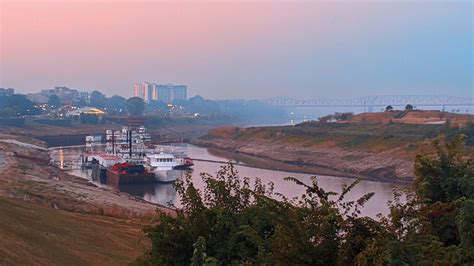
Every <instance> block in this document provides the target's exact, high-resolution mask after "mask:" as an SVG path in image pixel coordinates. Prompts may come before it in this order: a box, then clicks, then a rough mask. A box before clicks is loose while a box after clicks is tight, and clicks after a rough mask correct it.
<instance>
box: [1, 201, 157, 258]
mask: <svg viewBox="0 0 474 266" xmlns="http://www.w3.org/2000/svg"><path fill="white" fill-rule="evenodd" d="M0 213H1V214H2V215H0V235H1V236H2V237H1V239H0V264H1V265H8V264H11V265H35V264H41V265H54V264H59V265H85V264H89V265H90V264H93V265H126V264H127V263H128V262H130V261H132V260H133V259H134V258H136V257H138V256H140V255H142V254H143V252H144V250H145V249H146V246H147V245H148V242H147V241H146V240H145V238H144V236H143V234H142V232H141V228H142V227H141V225H139V224H137V223H131V222H130V221H129V220H125V219H118V218H111V217H105V216H100V215H90V214H81V213H73V212H67V211H63V210H57V209H54V208H51V207H45V206H41V205H38V204H33V203H29V202H25V201H22V200H15V199H9V198H5V197H0Z"/></svg>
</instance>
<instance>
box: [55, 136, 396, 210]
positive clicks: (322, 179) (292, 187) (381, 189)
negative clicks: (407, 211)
mask: <svg viewBox="0 0 474 266" xmlns="http://www.w3.org/2000/svg"><path fill="white" fill-rule="evenodd" d="M183 147H185V148H186V150H187V153H188V155H189V157H191V158H199V159H204V160H216V161H229V160H230V159H229V158H225V157H222V156H221V155H215V154H212V153H210V152H209V151H208V150H207V149H205V148H200V147H197V146H193V145H187V144H185V145H184V146H183ZM94 149H95V151H100V149H103V147H100V146H98V147H94ZM85 150H86V147H85V146H75V147H59V148H54V149H51V152H50V153H51V156H52V158H53V159H54V160H61V161H62V163H61V165H65V163H64V162H66V161H67V160H70V161H74V160H79V158H80V157H79V156H80V154H82V153H83V152H84V151H85ZM220 167H221V165H220V164H217V163H211V162H202V161H195V165H194V167H193V171H191V172H190V174H191V176H192V179H193V182H194V185H195V186H196V187H197V188H203V186H204V184H203V182H202V180H201V178H200V176H199V175H200V173H209V174H215V173H216V172H217V171H219V170H220ZM236 169H237V171H238V172H239V174H240V176H241V177H249V178H250V180H251V182H253V181H254V180H255V177H259V178H260V179H261V180H262V181H263V182H264V183H268V182H273V184H274V188H275V191H276V192H279V193H281V194H283V195H285V196H286V197H288V198H292V197H296V196H300V195H301V194H302V193H304V188H303V187H301V186H298V185H296V184H294V183H291V182H288V181H285V180H283V178H285V177H288V176H293V177H296V178H298V179H300V180H301V181H303V182H305V183H310V182H311V175H308V174H296V173H289V172H284V171H275V170H267V169H260V168H255V167H250V166H242V165H239V166H236ZM96 171H97V170H96ZM69 172H70V173H71V174H73V175H76V176H79V177H82V178H85V179H87V180H90V181H91V182H92V183H94V184H96V185H98V186H101V187H108V188H110V189H115V190H119V191H122V192H126V193H129V194H131V195H134V196H136V197H139V198H142V199H144V200H146V201H149V202H153V203H158V204H162V205H167V203H169V202H171V203H173V204H175V205H177V206H179V205H180V204H179V199H178V198H177V196H176V191H175V189H174V186H173V183H156V184H141V185H120V186H119V187H117V186H114V185H109V184H107V182H106V180H104V179H103V178H100V175H97V174H96V173H95V172H94V170H93V169H80V168H77V169H73V170H70V171H69ZM163 174H164V175H166V176H167V178H170V177H175V178H177V179H180V178H183V177H184V176H185V175H186V171H183V170H173V171H167V172H166V173H163ZM353 181H354V180H353V179H349V178H341V177H331V176H318V184H319V185H320V186H321V187H322V188H324V189H325V190H329V191H336V192H340V191H341V187H342V186H343V185H348V184H350V183H352V182H353ZM394 187H395V186H394V185H392V184H389V183H381V182H374V181H362V182H360V183H359V185H357V186H356V187H355V188H354V189H353V190H352V191H351V192H350V193H349V194H348V195H347V196H346V200H357V199H358V198H359V197H361V196H362V195H364V194H366V193H368V192H375V195H374V197H373V198H372V199H371V200H370V201H369V202H368V203H367V204H366V207H365V208H364V209H363V210H362V214H363V215H367V216H371V217H375V216H376V215H377V214H378V213H382V214H386V213H388V208H387V205H386V203H387V201H389V200H393V193H392V190H393V189H394Z"/></svg>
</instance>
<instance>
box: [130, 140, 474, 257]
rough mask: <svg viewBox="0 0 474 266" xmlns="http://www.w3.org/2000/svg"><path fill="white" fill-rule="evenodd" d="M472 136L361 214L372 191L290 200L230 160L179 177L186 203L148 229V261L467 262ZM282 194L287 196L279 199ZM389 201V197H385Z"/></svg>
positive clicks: (472, 206) (311, 188) (312, 191)
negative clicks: (194, 177) (372, 214)
mask: <svg viewBox="0 0 474 266" xmlns="http://www.w3.org/2000/svg"><path fill="white" fill-rule="evenodd" d="M463 148H464V146H463V139H462V138H461V137H457V138H454V139H453V140H451V141H444V140H440V141H438V142H437V143H435V144H434V147H433V149H434V150H435V151H436V152H435V153H434V154H433V153H429V154H421V155H418V156H417V157H416V160H415V173H416V181H415V183H414V187H413V190H407V191H405V193H406V197H407V200H406V202H403V201H401V200H400V198H401V194H402V192H400V191H398V192H396V197H395V200H394V201H393V202H390V203H389V207H390V214H389V215H387V216H379V217H378V218H377V219H372V218H369V217H361V216H360V215H359V214H360V209H361V208H363V206H364V203H366V202H367V201H368V200H370V198H371V196H372V193H368V194H366V195H361V197H360V198H359V199H358V200H356V201H346V200H345V199H344V196H345V195H346V193H347V192H348V191H350V190H351V189H352V188H353V187H354V186H356V185H357V181H355V182H354V183H353V184H352V185H350V186H347V187H344V189H343V190H342V193H340V194H338V193H335V192H331V191H325V190H324V189H322V188H321V187H319V186H318V182H317V178H314V179H313V181H312V183H311V184H305V183H303V182H301V181H299V180H298V179H295V178H291V177H289V178H287V180H288V181H289V182H295V183H297V184H299V185H301V186H304V187H305V189H306V192H305V193H304V194H303V195H301V196H300V197H299V198H297V199H287V198H284V197H282V196H281V195H279V194H278V193H277V192H275V191H273V189H272V185H271V184H267V185H265V184H262V183H261V182H260V181H256V183H255V184H250V183H249V180H248V179H246V178H240V177H239V175H238V173H237V172H236V171H235V169H234V168H233V167H232V166H231V165H229V166H225V167H223V168H222V170H221V171H220V172H218V173H217V175H216V176H215V177H214V176H211V175H208V174H202V179H203V181H204V183H205V188H204V189H202V190H199V189H197V188H196V187H194V185H193V183H192V182H191V180H190V179H189V178H188V179H186V180H184V181H181V182H178V183H177V191H178V194H179V195H180V197H181V200H182V202H181V203H182V206H183V207H182V208H177V209H176V213H177V215H176V216H173V217H171V216H168V215H165V214H163V215H161V217H160V222H159V223H158V224H156V225H155V226H152V227H149V228H147V229H146V232H147V233H148V236H149V238H150V240H151V242H152V247H151V250H150V252H149V253H147V254H146V255H145V256H143V257H141V258H140V259H138V260H137V261H136V262H135V263H136V264H143V265H151V264H154V265H186V264H192V265H225V264H245V265H253V264H267V265H282V264H283V265H287V264H297V265H351V264H356V265H421V264H423V265H433V264H438V265H463V264H469V263H472V262H473V261H474V252H473V251H474V242H473V239H474V237H473V236H474V226H473V224H474V215H473V213H474V165H473V158H472V156H466V155H465V153H463V152H462V149H463ZM275 197H279V200H276V199H275ZM381 204H384V203H381Z"/></svg>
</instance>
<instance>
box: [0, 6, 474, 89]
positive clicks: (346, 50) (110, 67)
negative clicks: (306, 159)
mask: <svg viewBox="0 0 474 266" xmlns="http://www.w3.org/2000/svg"><path fill="white" fill-rule="evenodd" d="M0 11H1V12H0V16H1V17H0V30H1V34H0V61H1V62H0V87H13V88H15V89H17V90H18V91H20V92H27V91H39V90H40V89H45V88H52V87H54V86H55V85H63V86H68V87H72V88H78V89H83V90H93V89H100V90H103V91H104V92H106V94H107V95H108V96H111V95H113V94H121V95H124V96H130V95H131V94H132V86H133V83H134V82H137V81H143V80H148V81H156V82H159V83H180V84H187V85H188V86H189V90H190V92H189V94H190V95H195V94H200V95H203V96H205V97H209V98H266V97H268V96H288V97H295V98H316V97H353V96H357V95H363V96H365V95H379V94H449V95H455V96H471V97H472V96H473V91H474V88H473V61H474V57H473V39H472V38H473V27H474V25H473V24H474V22H473V3H472V1H456V0H451V1H448V0H446V1H435V0H426V1H416V0H415V1H405V0H392V1H383V0H381V1H375V0H374V1H357V0H353V1H337V0H336V1H328V2H322V1H312V2H299V1H286V2H285V1H278V2H277V1H265V2H262V1H260V2H250V1H241V2H239V1H233V2H223V1H220V2H219V1H213V2H206V1H199V2H197V1H196V2H189V1H188V2H181V1H166V2H158V1H140V2H138V3H137V2H136V1H48V2H45V1H9V0H0Z"/></svg>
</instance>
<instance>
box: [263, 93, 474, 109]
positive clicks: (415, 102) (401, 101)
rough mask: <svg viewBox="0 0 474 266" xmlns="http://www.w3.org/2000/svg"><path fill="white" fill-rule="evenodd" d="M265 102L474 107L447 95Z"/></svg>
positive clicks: (471, 100)
mask: <svg viewBox="0 0 474 266" xmlns="http://www.w3.org/2000/svg"><path fill="white" fill-rule="evenodd" d="M262 101H263V102H265V103H267V104H270V105H273V106H279V107H288V108H290V107H368V108H373V107H386V106H388V105H392V106H406V105H407V104H411V105H412V106H414V107H421V106H440V107H462V106H466V107H467V106H474V98H463V97H455V96H446V95H384V96H367V97H358V98H351V99H309V100H297V99H292V98H283V97H273V98H268V99H264V100H262Z"/></svg>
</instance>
